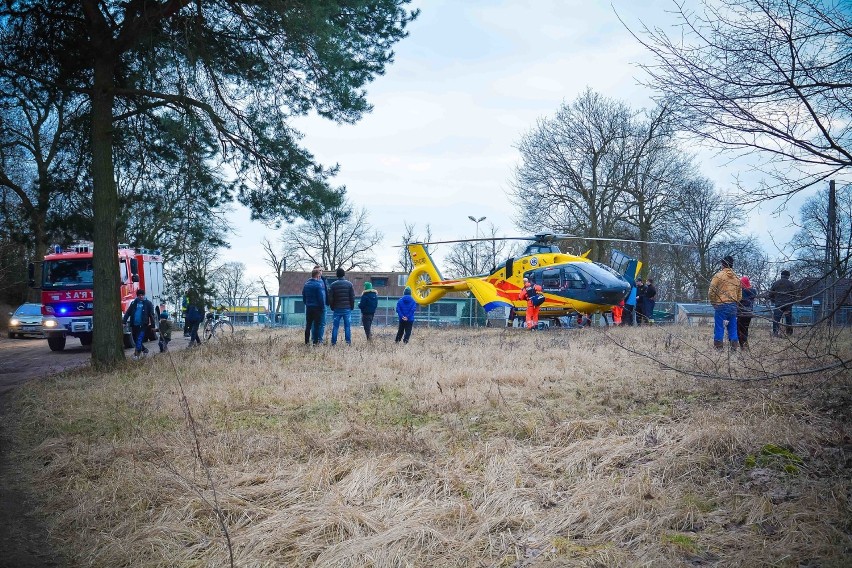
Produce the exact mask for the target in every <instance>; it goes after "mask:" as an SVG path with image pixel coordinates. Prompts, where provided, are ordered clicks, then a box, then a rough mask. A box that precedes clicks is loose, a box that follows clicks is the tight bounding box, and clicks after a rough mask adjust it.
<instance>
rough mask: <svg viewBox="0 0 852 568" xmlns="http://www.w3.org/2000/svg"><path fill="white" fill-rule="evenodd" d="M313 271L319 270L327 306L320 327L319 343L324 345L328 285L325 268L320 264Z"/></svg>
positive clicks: (323, 311)
mask: <svg viewBox="0 0 852 568" xmlns="http://www.w3.org/2000/svg"><path fill="white" fill-rule="evenodd" d="M313 270H319V281H320V283H321V284H322V289H323V292H325V296H324V297H325V301H326V304H324V305H323V307H322V318H320V327H319V342H320V343H323V342H324V341H325V321H326V317H327V314H326V310H325V306H326V305H327V304H328V283H327V282H326V281H325V276H323V268H322V266H320V265H319V264H315V265H314V268H313Z"/></svg>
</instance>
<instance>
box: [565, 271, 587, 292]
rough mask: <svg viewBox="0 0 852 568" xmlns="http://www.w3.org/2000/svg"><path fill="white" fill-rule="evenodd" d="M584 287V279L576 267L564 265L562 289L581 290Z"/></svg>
mask: <svg viewBox="0 0 852 568" xmlns="http://www.w3.org/2000/svg"><path fill="white" fill-rule="evenodd" d="M585 287H586V281H585V279H584V278H583V277H582V276H581V275H580V271H579V270H577V269H576V268H570V267H566V268H563V269H562V289H563V290H581V289H583V288H585Z"/></svg>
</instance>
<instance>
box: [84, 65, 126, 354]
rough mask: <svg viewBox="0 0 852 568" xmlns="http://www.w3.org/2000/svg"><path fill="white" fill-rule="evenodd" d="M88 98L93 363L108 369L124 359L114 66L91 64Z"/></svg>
mask: <svg viewBox="0 0 852 568" xmlns="http://www.w3.org/2000/svg"><path fill="white" fill-rule="evenodd" d="M94 71H95V76H94V78H95V81H94V92H93V94H92V185H93V187H94V196H93V209H94V224H95V227H94V234H93V237H94V246H95V250H94V260H93V265H94V266H93V267H94V272H95V275H94V296H95V301H94V303H95V309H94V322H93V323H94V330H93V332H94V334H93V335H94V336H93V341H92V362H93V363H94V364H95V366H110V365H113V364H115V363H118V362H120V361H122V360H124V350H123V348H122V342H121V340H122V329H121V315H120V314H121V301H120V290H119V279H120V276H119V271H118V261H117V254H118V236H117V234H116V232H117V228H116V223H117V221H116V220H117V219H118V215H119V211H118V190H117V188H116V183H115V171H114V168H113V156H112V144H113V130H112V113H113V104H114V101H115V95H114V94H113V63H112V61H98V62H96V64H95V69H94Z"/></svg>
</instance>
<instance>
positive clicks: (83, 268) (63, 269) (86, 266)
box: [42, 259, 94, 289]
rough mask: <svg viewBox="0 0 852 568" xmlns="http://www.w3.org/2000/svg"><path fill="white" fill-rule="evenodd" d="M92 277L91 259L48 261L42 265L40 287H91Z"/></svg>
mask: <svg viewBox="0 0 852 568" xmlns="http://www.w3.org/2000/svg"><path fill="white" fill-rule="evenodd" d="M93 275H94V272H93V271H92V261H91V259H80V260H49V261H46V262H45V263H44V272H43V279H42V287H43V288H45V289H49V288H68V287H70V286H78V287H79V286H92V282H93V280H92V277H93Z"/></svg>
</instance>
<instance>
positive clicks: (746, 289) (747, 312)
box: [737, 276, 757, 349]
mask: <svg viewBox="0 0 852 568" xmlns="http://www.w3.org/2000/svg"><path fill="white" fill-rule="evenodd" d="M740 283H741V284H742V287H743V297H742V299H741V300H740V302H739V304H737V337H738V338H739V340H740V349H748V327H749V325H751V318H752V315H753V311H752V310H753V309H754V298H755V296H757V293H756V292H755V291H754V288H752V287H751V280H749V279H748V276H743V277H742V278H740Z"/></svg>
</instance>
